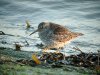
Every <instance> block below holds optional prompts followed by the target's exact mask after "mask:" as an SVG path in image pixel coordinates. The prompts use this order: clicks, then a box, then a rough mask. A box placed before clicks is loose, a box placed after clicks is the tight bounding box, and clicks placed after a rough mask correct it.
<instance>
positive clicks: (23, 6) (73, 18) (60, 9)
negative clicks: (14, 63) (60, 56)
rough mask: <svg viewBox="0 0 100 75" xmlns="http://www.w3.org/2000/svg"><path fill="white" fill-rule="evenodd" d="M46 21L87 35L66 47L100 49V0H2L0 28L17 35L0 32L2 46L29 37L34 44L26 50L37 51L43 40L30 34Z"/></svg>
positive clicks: (10, 45)
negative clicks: (38, 44)
mask: <svg viewBox="0 0 100 75" xmlns="http://www.w3.org/2000/svg"><path fill="white" fill-rule="evenodd" d="M25 20H29V21H30V23H31V25H32V27H34V29H30V30H26V28H25ZM42 21H50V22H54V23H58V24H62V25H64V26H66V27H68V28H69V29H70V30H72V31H74V32H81V33H83V34H84V36H82V37H79V38H77V39H75V40H74V41H73V42H71V43H70V44H69V45H68V47H67V46H66V48H65V50H66V49H67V50H68V49H69V47H70V46H71V47H74V46H76V45H77V46H78V47H79V48H80V49H81V50H82V51H84V52H91V51H92V52H97V50H99V49H100V0H0V31H3V32H5V33H7V34H12V35H15V36H1V35H0V39H1V40H0V47H2V46H4V47H12V48H14V47H13V46H14V43H15V42H20V43H22V44H25V40H27V41H28V42H29V43H30V45H31V46H29V47H27V48H26V47H25V48H23V50H24V49H25V50H28V51H30V50H33V51H36V50H37V49H36V48H35V46H34V45H36V44H37V43H41V40H40V39H39V38H38V35H37V33H36V34H34V35H32V36H28V35H29V34H30V33H31V32H32V31H34V30H35V29H36V28H37V26H38V24H39V23H40V22H42ZM4 41H6V43H4ZM34 42H35V43H34ZM31 47H32V48H31Z"/></svg>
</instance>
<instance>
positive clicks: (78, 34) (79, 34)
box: [76, 33, 84, 36]
mask: <svg viewBox="0 0 100 75" xmlns="http://www.w3.org/2000/svg"><path fill="white" fill-rule="evenodd" d="M76 35H77V36H82V35H84V34H83V33H76Z"/></svg>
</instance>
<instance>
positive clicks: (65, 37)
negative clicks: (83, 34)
mask: <svg viewBox="0 0 100 75" xmlns="http://www.w3.org/2000/svg"><path fill="white" fill-rule="evenodd" d="M52 38H53V40H56V41H58V42H66V41H69V40H70V39H71V38H72V35H71V32H70V31H69V30H68V29H66V28H64V27H62V26H57V27H56V28H55V29H54V31H53V36H52Z"/></svg>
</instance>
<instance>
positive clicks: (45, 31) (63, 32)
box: [30, 22, 83, 51]
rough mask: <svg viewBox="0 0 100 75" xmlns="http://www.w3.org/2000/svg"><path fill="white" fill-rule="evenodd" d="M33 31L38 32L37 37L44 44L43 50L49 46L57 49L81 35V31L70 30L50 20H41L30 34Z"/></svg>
mask: <svg viewBox="0 0 100 75" xmlns="http://www.w3.org/2000/svg"><path fill="white" fill-rule="evenodd" d="M35 32H38V34H39V37H40V39H41V40H42V42H43V44H44V46H45V47H44V51H45V50H49V49H51V48H56V49H57V50H59V49H60V48H63V47H64V46H65V45H66V44H67V43H69V42H70V41H71V40H73V39H75V38H76V37H78V36H81V35H83V34H82V33H77V32H72V31H70V30H69V29H67V28H65V27H64V26H62V25H59V24H55V23H52V22H41V23H40V24H39V25H38V29H37V30H36V31H34V32H32V33H31V34H30V35H32V34H33V33H35Z"/></svg>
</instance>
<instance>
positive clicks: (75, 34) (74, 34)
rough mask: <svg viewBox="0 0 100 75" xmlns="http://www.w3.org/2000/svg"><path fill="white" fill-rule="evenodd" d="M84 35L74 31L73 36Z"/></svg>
mask: <svg viewBox="0 0 100 75" xmlns="http://www.w3.org/2000/svg"><path fill="white" fill-rule="evenodd" d="M82 35H84V34H83V33H76V32H75V33H73V37H78V36H82Z"/></svg>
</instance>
